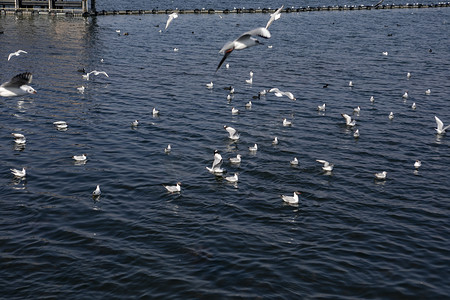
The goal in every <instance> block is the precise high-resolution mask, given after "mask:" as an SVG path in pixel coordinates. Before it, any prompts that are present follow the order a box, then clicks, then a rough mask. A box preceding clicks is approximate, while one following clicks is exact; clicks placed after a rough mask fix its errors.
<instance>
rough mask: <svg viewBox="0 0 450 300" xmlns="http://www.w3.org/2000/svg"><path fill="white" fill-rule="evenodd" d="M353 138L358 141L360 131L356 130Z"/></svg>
mask: <svg viewBox="0 0 450 300" xmlns="http://www.w3.org/2000/svg"><path fill="white" fill-rule="evenodd" d="M353 137H354V138H355V139H356V138H359V129H356V130H355V132H353Z"/></svg>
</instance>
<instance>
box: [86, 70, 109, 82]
mask: <svg viewBox="0 0 450 300" xmlns="http://www.w3.org/2000/svg"><path fill="white" fill-rule="evenodd" d="M91 74H94V75H95V76H97V75H100V74H101V75H105V76H106V77H109V75H108V74H106V72H104V71H96V70H94V71H91V72H89V73H87V74H86V75H81V76H82V77H83V79H86V80H89V76H90V75H91Z"/></svg>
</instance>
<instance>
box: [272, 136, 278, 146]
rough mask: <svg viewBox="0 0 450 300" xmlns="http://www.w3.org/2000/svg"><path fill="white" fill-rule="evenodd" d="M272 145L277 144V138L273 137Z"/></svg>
mask: <svg viewBox="0 0 450 300" xmlns="http://www.w3.org/2000/svg"><path fill="white" fill-rule="evenodd" d="M272 145H278V138H277V137H275V138H274V139H273V141H272Z"/></svg>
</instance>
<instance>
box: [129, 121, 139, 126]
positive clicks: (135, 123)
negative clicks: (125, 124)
mask: <svg viewBox="0 0 450 300" xmlns="http://www.w3.org/2000/svg"><path fill="white" fill-rule="evenodd" d="M138 125H139V120H134V121H133V122H131V126H133V127H136V126H138Z"/></svg>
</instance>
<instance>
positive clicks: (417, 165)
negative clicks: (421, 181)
mask: <svg viewBox="0 0 450 300" xmlns="http://www.w3.org/2000/svg"><path fill="white" fill-rule="evenodd" d="M420 166H422V162H421V161H420V160H416V161H415V162H414V168H416V170H417V169H419V168H420Z"/></svg>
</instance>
